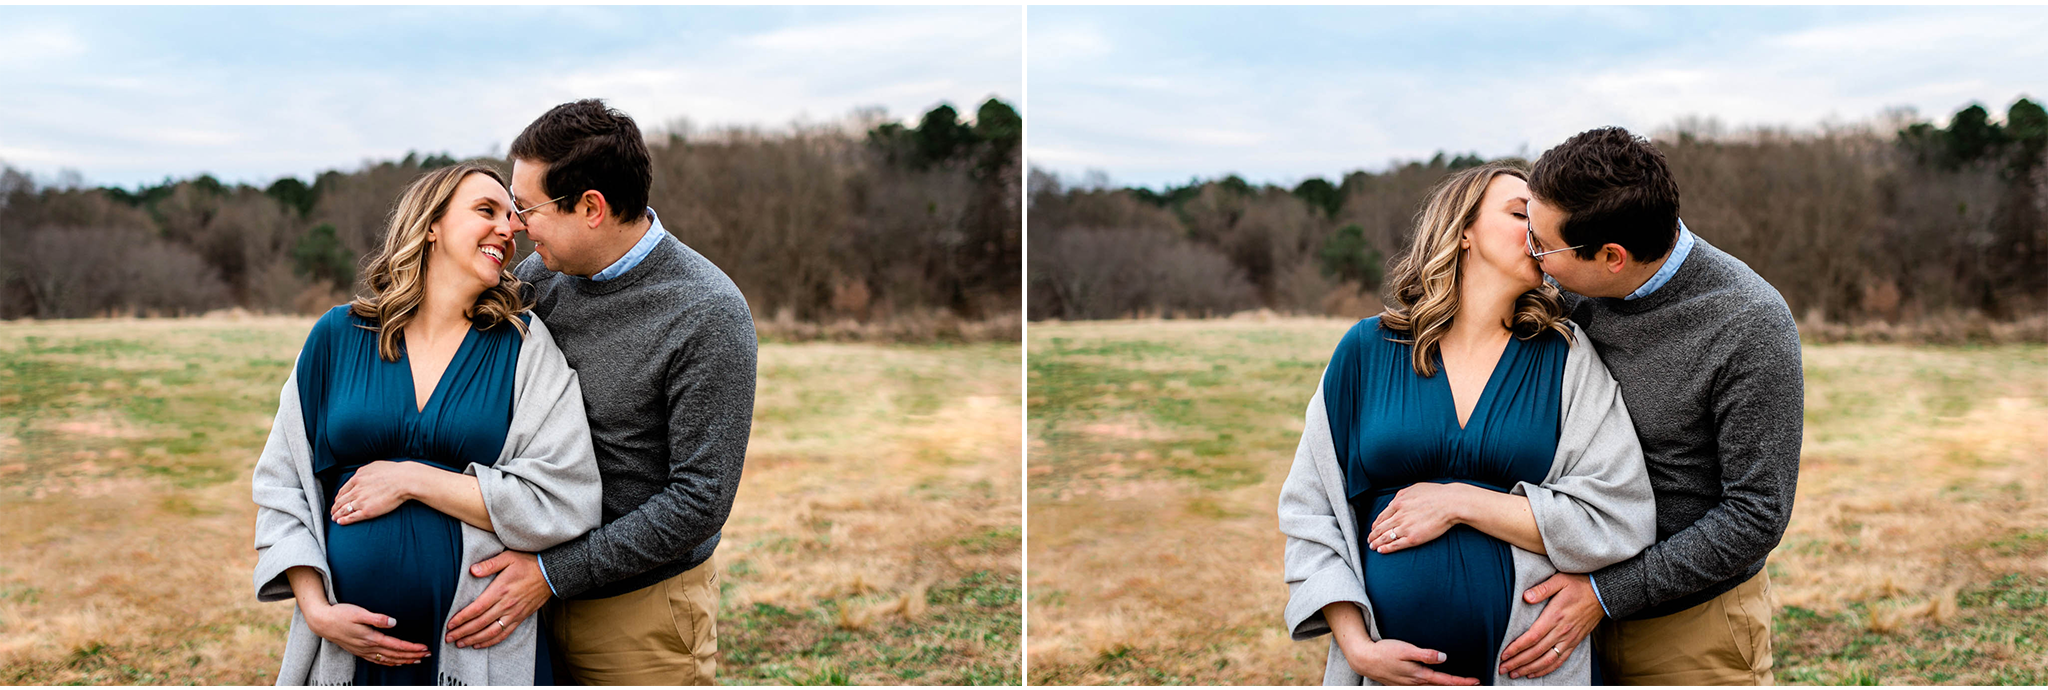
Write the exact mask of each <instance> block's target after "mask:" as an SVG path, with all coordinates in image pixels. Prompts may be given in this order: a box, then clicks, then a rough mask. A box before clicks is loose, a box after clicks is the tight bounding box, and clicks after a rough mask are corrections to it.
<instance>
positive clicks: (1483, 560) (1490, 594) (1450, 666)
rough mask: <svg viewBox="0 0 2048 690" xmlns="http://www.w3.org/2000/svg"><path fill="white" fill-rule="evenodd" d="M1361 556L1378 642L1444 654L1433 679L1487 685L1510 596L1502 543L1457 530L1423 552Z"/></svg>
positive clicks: (1510, 569)
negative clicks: (1440, 675) (1442, 676)
mask: <svg viewBox="0 0 2048 690" xmlns="http://www.w3.org/2000/svg"><path fill="white" fill-rule="evenodd" d="M1366 524H1371V523H1370V522H1367V523H1366ZM1361 555H1363V556H1364V558H1365V593H1366V597H1367V598H1368V599H1370V600H1371V601H1372V608H1373V617H1374V619H1375V621H1376V622H1377V623H1378V624H1379V628H1380V635H1381V636H1382V637H1385V638H1389V639H1395V640H1401V641H1403V642H1407V643H1409V644H1413V645H1415V646H1417V647H1421V648H1423V649H1433V650H1436V651H1439V652H1443V653H1444V654H1445V655H1446V656H1447V657H1448V658H1447V659H1446V660H1445V663H1442V664H1437V665H1435V666H1434V668H1435V669H1436V670H1438V671H1442V672H1444V673H1449V674H1451V675H1455V676H1463V677H1466V678H1477V679H1479V680H1480V681H1481V682H1489V681H1490V679H1491V677H1492V673H1493V668H1494V667H1495V666H1497V664H1496V663H1494V661H1495V656H1496V655H1497V654H1498V653H1499V648H1500V643H1501V638H1502V636H1504V635H1505V634H1506V632H1507V623H1508V602H1509V599H1508V598H1509V597H1511V596H1513V593H1512V592H1510V591H1508V590H1509V589H1511V588H1513V586H1514V563H1513V556H1512V555H1511V553H1510V552H1509V551H1508V546H1507V544H1506V543H1505V542H1502V541H1500V540H1498V539H1494V538H1493V537H1489V536H1487V535H1486V534H1484V533H1482V532H1480V531H1478V530H1475V529H1472V528H1470V527H1465V526H1462V525H1461V526H1457V527H1452V528H1451V529H1450V530H1449V531H1447V532H1445V533H1444V535H1443V536H1441V537H1438V538H1436V539H1435V540H1434V541H1431V542H1429V543H1427V544H1423V545H1421V546H1417V547H1414V548H1409V549H1404V550H1401V551H1396V552H1393V553H1390V554H1380V553H1378V552H1375V551H1371V550H1365V551H1362V553H1361ZM1489 684H1490V683H1489Z"/></svg>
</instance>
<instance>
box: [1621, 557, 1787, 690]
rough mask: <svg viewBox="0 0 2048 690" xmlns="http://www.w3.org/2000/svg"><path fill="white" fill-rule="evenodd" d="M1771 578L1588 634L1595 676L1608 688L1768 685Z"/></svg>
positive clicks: (1762, 576) (1772, 682)
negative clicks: (1594, 650)
mask: <svg viewBox="0 0 2048 690" xmlns="http://www.w3.org/2000/svg"><path fill="white" fill-rule="evenodd" d="M1772 607H1773V602H1772V592H1771V577H1770V574H1769V573H1768V572H1759V573H1757V574H1756V577H1752V578H1750V579H1749V581H1748V582H1744V583H1742V584H1741V585H1738V586H1736V588H1735V589H1731V590H1728V591H1727V592H1723V593H1722V594H1721V596H1718V597H1714V598H1713V599H1710V600H1708V601H1706V602H1705V603H1702V604H1700V605H1698V606H1694V607H1692V608H1689V609H1686V610H1684V611H1679V612H1678V613H1674V614H1670V615H1667V616H1659V617H1657V618H1651V619H1647V620H1639V621H1612V620H1610V621H1607V622H1605V623H1602V624H1601V625H1600V628H1599V629H1598V630H1596V631H1594V633H1593V634H1594V635H1596V636H1597V638H1596V639H1598V640H1599V651H1600V663H1601V669H1602V670H1603V671H1605V672H1606V674H1607V682H1608V683H1611V684H1615V685H1775V684H1776V679H1775V677H1774V676H1773V675H1772V673H1771V611H1772Z"/></svg>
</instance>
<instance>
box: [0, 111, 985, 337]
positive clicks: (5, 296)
mask: <svg viewBox="0 0 2048 690" xmlns="http://www.w3.org/2000/svg"><path fill="white" fill-rule="evenodd" d="M858 117H859V119H860V120H861V123H860V124H856V125H854V126H843V125H794V126H791V127H789V128H786V129H783V130H777V131H762V130H759V129H749V128H725V129H718V130H714V131H709V132H705V133H701V134H696V133H687V132H685V131H680V130H681V129H682V128H677V129H678V130H679V131H668V132H653V133H651V134H650V136H649V141H648V143H649V148H650V151H651V153H652V156H653V166H654V182H653V188H652V190H651V194H650V198H649V205H650V206H652V207H653V208H654V209H655V211H656V212H657V213H659V214H660V215H661V219H662V225H663V226H664V227H666V228H667V229H668V230H669V232H670V233H672V234H674V235H676V236H677V237H678V238H679V239H681V240H682V241H683V242H685V243H686V244H689V245H690V246H691V247H692V248H694V249H696V250H697V251H699V252H701V253H703V254H704V255H705V256H706V257H707V258H709V259H711V260H712V261H713V262H715V263H716V264H718V266H719V267H720V268H722V269H724V270H725V271H726V273H727V274H728V275H730V276H731V277H732V279H733V282H734V283H736V284H738V285H739V287H740V290H741V291H742V292H743V293H745V294H746V296H747V300H748V302H749V304H750V306H752V308H753V309H754V311H755V314H756V316H757V320H762V321H775V322H782V323H789V322H817V323H824V322H845V321H855V322H861V323H868V322H886V321H889V320H892V319H898V318H919V319H927V320H928V319H930V318H933V317H934V315H938V316H942V317H945V318H954V319H964V320H987V319H998V318H1002V317H1004V316H1005V315H1014V314H1016V313H1017V312H1018V311H1019V310H1020V309H1021V306H1020V304H1019V300H1020V296H1019V294H1018V290H1017V286H1018V284H1019V283H1020V282H1021V263H1022V240H1023V237H1022V230H1023V228H1022V220H1021V217H1020V216H1021V213H1020V208H1019V203H1020V199H1019V196H1020V188H1021V186H1022V180H1021V179H1020V178H1021V177H1022V175H1021V170H1022V158H1021V151H1020V148H1019V145H1020V143H1021V140H1022V134H1023V121H1022V118H1021V117H1020V116H1019V115H1018V113H1017V111H1016V110H1015V109H1014V108H1012V107H1011V106H1010V105H1009V104H1007V103H1004V102H1003V101H1001V100H998V99H994V98H991V99H989V100H987V101H986V102H984V103H982V104H981V106H980V107H979V108H978V109H977V110H976V111H975V113H974V114H973V117H972V118H971V119H969V118H966V117H963V116H962V115H961V114H960V113H959V112H958V111H956V110H955V109H954V108H953V107H952V106H950V105H940V106H938V107H935V108H933V109H931V110H930V111H928V112H926V113H924V115H923V117H922V118H920V119H919V121H918V122H917V123H916V124H915V125H907V124H899V123H894V122H886V121H883V120H884V118H883V117H882V116H881V114H880V113H879V112H876V111H869V112H866V113H862V114H861V115H860V116H858ZM483 160H484V162H487V163H491V164H494V165H496V166H497V167H498V168H499V169H500V170H501V171H504V172H507V173H508V174H509V172H510V164H509V162H508V161H504V160H499V159H483ZM456 162H457V161H456V159H455V158H453V157H450V156H449V155H447V154H433V155H426V156H421V155H418V154H416V153H415V154H407V155H406V156H405V158H404V159H402V160H398V161H388V160H387V161H381V162H374V163H368V164H365V165H364V166H363V167H362V168H361V169H358V170H355V171H352V172H343V171H338V170H330V171H327V172H323V173H321V174H319V175H318V176H316V177H314V178H313V179H312V180H310V181H306V180H300V179H298V178H296V177H285V178H282V179H279V180H276V181H274V182H272V183H270V184H269V185H267V186H264V187H256V186H252V185H246V184H233V185H231V184H225V183H222V182H221V181H219V180H217V179H215V178H213V177H212V176H209V175H200V176H197V177H194V178H190V179H183V180H171V179H167V180H166V181H165V182H164V183H162V184H158V185H146V186H142V187H139V188H137V189H134V190H127V189H121V188H111V187H100V188H88V187H83V186H80V185H77V184H64V183H57V184H42V183H39V182H38V181H37V180H36V179H34V178H33V177H31V176H30V175H28V174H26V173H23V172H21V171H19V170H16V169H14V168H12V167H0V246H4V247H7V248H8V250H7V251H5V252H0V318H21V317H34V318H65V317H85V316H107V315H182V314H196V313H203V312H206V311H210V310H214V309H222V308H231V307H241V308H245V309H248V310H252V311H263V312H299V313H306V312H313V311H318V310H322V309H325V308H327V307H330V306H333V305H335V304H340V303H342V302H344V301H346V300H347V295H348V294H349V293H352V292H355V291H358V290H361V289H364V288H363V286H362V285H361V284H360V283H359V281H358V278H359V275H358V274H359V272H360V271H359V267H360V266H361V265H362V264H363V263H364V262H365V261H366V259H367V258H368V256H369V255H370V254H371V253H372V252H374V251H376V249H377V248H378V247H379V246H380V245H381V242H382V237H383V232H384V228H385V223H386V222H387V220H388V218H389V214H390V213H391V211H392V209H393V207H394V206H395V205H396V203H397V201H398V195H399V194H400V193H401V192H402V191H403V190H404V188H405V186H406V185H407V184H409V183H410V182H411V181H412V180H413V179H415V178H417V177H418V176H419V175H420V174H421V173H423V172H425V171H427V170H431V169H434V168H436V167H441V166H447V165H452V164H454V163H456ZM520 245H521V246H520V252H521V254H520V256H521V257H524V256H525V254H526V253H527V252H528V251H530V250H531V245H530V244H527V243H526V242H525V241H524V239H523V238H522V239H521V242H520ZM1012 318H1014V316H1012Z"/></svg>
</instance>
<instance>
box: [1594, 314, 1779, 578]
mask: <svg viewBox="0 0 2048 690" xmlns="http://www.w3.org/2000/svg"><path fill="white" fill-rule="evenodd" d="M1736 323H1740V324H1746V325H1748V326H1749V327H1748V328H1735V329H1729V330H1728V331H1727V332H1725V333H1724V334H1723V337H1724V338H1727V339H1729V340H1728V342H1731V343H1733V347H1732V354H1731V355H1730V356H1729V357H1728V358H1727V359H1726V360H1725V364H1723V365H1722V367H1721V368H1720V370H1719V371H1717V372H1716V374H1715V380H1714V388H1713V391H1714V400H1713V404H1712V413H1713V420H1712V422H1713V424H1714V425H1715V429H1716V431H1715V440H1716V442H1717V448H1718V452H1719V457H1718V459H1719V461H1720V466H1721V477H1720V479H1721V501H1720V503H1719V504H1718V505H1715V506H1714V507H1713V508H1710V509H1708V511H1707V513H1706V515H1704V516H1702V517H1701V518H1700V519H1699V520H1697V521H1695V522H1693V524H1691V525H1689V526H1687V527H1686V528H1684V529H1682V530H1679V531H1678V532H1676V533H1673V534H1672V535H1670V536H1669V537H1667V538H1665V539H1664V540H1662V541H1659V542H1657V543H1656V544H1654V545H1652V546H1650V548H1648V549H1645V550H1644V551H1643V552H1642V553H1641V554H1638V555H1637V556H1636V557H1634V558H1631V559H1628V560H1625V561H1622V562H1620V563H1617V564H1614V565H1612V566H1608V567H1606V568H1603V569H1601V570H1600V571H1598V572H1597V573H1596V574H1595V576H1594V577H1595V581H1596V582H1597V583H1598V585H1597V586H1598V588H1599V595H1600V600H1601V601H1602V602H1603V603H1605V604H1606V606H1607V609H1608V611H1609V612H1610V614H1611V615H1613V616H1615V617H1617V618H1627V617H1629V616H1631V615H1634V614H1635V613H1637V612H1639V611H1642V610H1643V609H1646V608H1649V607H1651V606H1655V605H1657V604H1660V603H1663V602H1666V601H1670V600H1672V599H1676V598H1678V597H1682V596H1685V595H1688V594H1691V593H1693V592H1697V591H1700V590H1703V589H1706V588H1707V587H1710V586H1713V585H1714V584H1716V583H1720V582H1725V581H1727V580H1729V579H1731V578H1734V577H1737V576H1740V575H1741V574H1742V573H1743V572H1744V571H1746V570H1747V569H1749V568H1750V567H1752V566H1754V565H1756V564H1757V563H1759V562H1761V561H1763V560H1764V558H1765V557H1767V556H1769V555H1770V552H1771V549H1772V548H1775V547H1776V546H1777V545H1778V540H1779V539H1780V538H1782V537H1783V536H1784V533H1785V525H1786V523H1787V522H1788V521H1790V519H1791V517H1792V498H1793V492H1794V490H1795V489H1796V488H1797V487H1798V482H1799V448H1800V443H1801V438H1800V437H1801V434H1802V433H1803V431H1804V425H1805V399H1806V384H1805V376H1804V372H1803V371H1802V369H1801V363H1800V356H1799V328H1798V324H1797V323H1795V322H1793V320H1792V315H1791V312H1790V311H1788V310H1786V309H1785V308H1784V306H1783V305H1782V303H1776V304H1769V303H1767V304H1762V305H1759V306H1757V307H1753V308H1751V309H1749V310H1747V313H1745V314H1743V315H1741V316H1740V317H1739V318H1738V319H1737V321H1736Z"/></svg>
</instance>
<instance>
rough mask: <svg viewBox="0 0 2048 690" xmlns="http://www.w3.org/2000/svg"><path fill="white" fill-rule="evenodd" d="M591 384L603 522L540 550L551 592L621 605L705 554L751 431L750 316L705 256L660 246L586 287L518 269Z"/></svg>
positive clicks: (587, 393) (529, 265) (535, 266)
mask: <svg viewBox="0 0 2048 690" xmlns="http://www.w3.org/2000/svg"><path fill="white" fill-rule="evenodd" d="M517 274H518V276H519V279H520V280H524V281H526V282H528V283H530V284H531V285H532V289H533V294H534V299H535V305H534V311H535V312H536V313H538V314H539V315H540V317H541V318H542V319H546V320H547V323H548V325H549V326H551V327H553V328H554V334H555V341H556V342H557V343H559V344H560V345H561V348H562V353H563V355H564V356H565V357H566V358H567V359H568V361H569V366H571V367H574V368H575V369H576V373H577V375H578V376H580V377H581V378H582V383H583V406H584V409H586V410H587V411H588V412H589V416H590V435H591V440H592V441H593V442H594V443H595V445H596V448H597V466H598V471H599V472H600V473H601V474H602V475H603V477H604V516H603V517H604V523H603V525H601V526H599V527H598V528H597V529H594V530H591V531H590V532H589V533H587V534H584V535H583V536H581V537H577V538H575V539H572V540H569V541H568V542H566V543H564V544H562V545H560V546H556V547H554V548H551V549H548V550H546V551H543V552H541V554H540V558H541V568H542V570H543V571H544V572H545V573H546V575H547V578H548V584H549V585H550V586H552V587H553V588H554V590H555V594H556V595H557V596H561V597H564V598H570V599H597V598H603V597H610V596H617V595H619V594H624V593H626V592H630V591H633V590H636V589H640V588H643V587H646V586H648V585H651V584H654V583H657V582H660V581H662V580H665V579H668V578H670V577H673V576H675V575H677V574H680V573H682V572H683V571H685V570H689V569H690V568H694V567H697V566H698V565H699V564H702V563H704V562H705V561H707V560H709V559H710V558H711V554H712V552H713V551H714V550H716V549H717V548H718V536H719V533H720V531H721V530H722V529H724V527H725V518H726V515H727V514H728V513H730V512H731V510H732V500H733V494H734V493H735V492H737V491H738V490H739V483H740V468H741V464H742V462H743V461H744V460H745V458H746V454H747V436H748V434H749V433H750V432H751V431H752V429H753V421H754V357H755V347H756V342H755V336H754V317H753V313H752V312H751V311H749V310H748V309H747V301H746V298H744V297H742V296H741V295H740V291H739V288H738V287H736V286H734V285H733V283H732V280H731V279H730V278H727V277H726V275H725V272H723V271H720V270H718V267H717V266H714V265H712V263H711V261H710V260H708V259H705V258H704V257H703V255H700V254H698V253H697V252H696V251H694V250H692V249H690V248H689V247H687V246H684V245H683V243H682V242H681V241H680V240H677V239H676V238H675V237H673V236H669V237H665V238H663V239H662V240H661V242H660V244H658V245H656V247H655V249H654V251H653V252H652V253H650V254H648V255H647V258H645V259H643V260H642V261H641V262H640V263H639V265H636V266H634V267H633V268H632V270H629V271H627V272H626V273H624V274H622V275H620V276H619V277H617V278H613V279H611V280H605V281H592V280H588V279H584V278H578V277H575V276H569V275H562V274H559V273H556V272H554V271H550V270H547V268H546V267H545V266H544V265H542V264H541V261H540V257H539V256H538V255H535V256H529V257H527V258H526V260H525V261H524V262H521V263H520V264H519V267H518V269H517Z"/></svg>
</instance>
